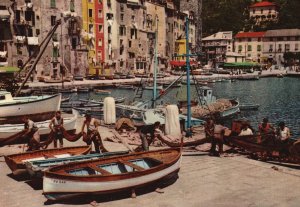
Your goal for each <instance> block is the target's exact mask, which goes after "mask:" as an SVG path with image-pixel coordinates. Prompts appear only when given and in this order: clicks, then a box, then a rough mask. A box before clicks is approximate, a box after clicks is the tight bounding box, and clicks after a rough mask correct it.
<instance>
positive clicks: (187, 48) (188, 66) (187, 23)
mask: <svg viewBox="0 0 300 207" xmlns="http://www.w3.org/2000/svg"><path fill="white" fill-rule="evenodd" d="M185 44H186V81H187V84H186V91H187V119H188V120H187V136H191V118H192V112H191V82H190V51H189V17H188V16H186V17H185Z"/></svg>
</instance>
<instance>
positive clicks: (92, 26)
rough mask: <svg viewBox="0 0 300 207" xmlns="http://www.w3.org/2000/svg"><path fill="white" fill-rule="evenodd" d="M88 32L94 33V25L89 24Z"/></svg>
mask: <svg viewBox="0 0 300 207" xmlns="http://www.w3.org/2000/svg"><path fill="white" fill-rule="evenodd" d="M89 33H91V34H92V33H94V25H92V24H89Z"/></svg>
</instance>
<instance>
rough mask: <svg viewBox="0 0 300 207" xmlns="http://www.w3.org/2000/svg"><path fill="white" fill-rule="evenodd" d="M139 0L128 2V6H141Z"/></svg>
mask: <svg viewBox="0 0 300 207" xmlns="http://www.w3.org/2000/svg"><path fill="white" fill-rule="evenodd" d="M139 3H140V2H139V0H127V4H133V5H139Z"/></svg>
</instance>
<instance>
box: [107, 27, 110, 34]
mask: <svg viewBox="0 0 300 207" xmlns="http://www.w3.org/2000/svg"><path fill="white" fill-rule="evenodd" d="M107 32H108V34H111V26H108V27H107Z"/></svg>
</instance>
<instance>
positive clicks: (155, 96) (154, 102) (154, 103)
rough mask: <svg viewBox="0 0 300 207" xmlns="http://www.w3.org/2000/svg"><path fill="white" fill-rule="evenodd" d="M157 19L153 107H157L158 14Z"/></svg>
mask: <svg viewBox="0 0 300 207" xmlns="http://www.w3.org/2000/svg"><path fill="white" fill-rule="evenodd" d="M155 21H156V29H155V45H154V71H153V101H152V108H155V107H156V98H157V95H156V92H157V91H156V78H157V64H158V60H157V41H158V38H157V36H158V16H157V15H156V16H155Z"/></svg>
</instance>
